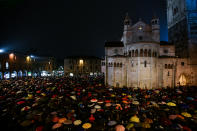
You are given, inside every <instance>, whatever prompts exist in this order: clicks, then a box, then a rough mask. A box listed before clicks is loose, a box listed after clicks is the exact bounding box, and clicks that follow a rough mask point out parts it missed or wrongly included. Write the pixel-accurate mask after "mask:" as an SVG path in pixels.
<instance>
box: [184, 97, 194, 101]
mask: <svg viewBox="0 0 197 131" xmlns="http://www.w3.org/2000/svg"><path fill="white" fill-rule="evenodd" d="M186 99H187V100H190V101H193V100H194V98H193V97H187V98H186Z"/></svg>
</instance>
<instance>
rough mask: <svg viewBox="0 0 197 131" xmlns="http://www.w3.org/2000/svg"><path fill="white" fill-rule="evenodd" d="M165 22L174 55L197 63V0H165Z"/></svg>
mask: <svg viewBox="0 0 197 131" xmlns="http://www.w3.org/2000/svg"><path fill="white" fill-rule="evenodd" d="M167 23H168V37H169V42H172V43H174V44H175V48H176V50H175V54H176V56H179V57H182V58H190V64H197V59H196V57H197V0H167Z"/></svg>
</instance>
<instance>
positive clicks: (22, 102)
mask: <svg viewBox="0 0 197 131" xmlns="http://www.w3.org/2000/svg"><path fill="white" fill-rule="evenodd" d="M24 103H25V101H19V102H17V104H18V105H21V104H24Z"/></svg>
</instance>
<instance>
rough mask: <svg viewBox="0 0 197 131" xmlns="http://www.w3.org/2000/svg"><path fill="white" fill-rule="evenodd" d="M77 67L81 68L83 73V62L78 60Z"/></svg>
mask: <svg viewBox="0 0 197 131" xmlns="http://www.w3.org/2000/svg"><path fill="white" fill-rule="evenodd" d="M79 66H80V67H81V72H83V60H82V59H81V60H79Z"/></svg>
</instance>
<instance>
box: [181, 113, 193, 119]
mask: <svg viewBox="0 0 197 131" xmlns="http://www.w3.org/2000/svg"><path fill="white" fill-rule="evenodd" d="M181 115H183V116H185V117H188V118H189V117H192V115H191V114H189V113H187V112H182V113H181Z"/></svg>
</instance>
